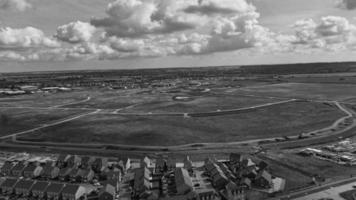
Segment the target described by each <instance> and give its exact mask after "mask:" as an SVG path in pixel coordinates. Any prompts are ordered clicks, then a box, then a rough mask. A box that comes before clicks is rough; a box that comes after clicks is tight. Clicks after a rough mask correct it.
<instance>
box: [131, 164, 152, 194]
mask: <svg viewBox="0 0 356 200" xmlns="http://www.w3.org/2000/svg"><path fill="white" fill-rule="evenodd" d="M150 174H151V171H150V170H149V169H147V167H142V168H139V169H136V171H135V180H134V188H135V190H141V189H142V188H146V189H148V188H149V187H150V183H149V181H148V180H149V178H150Z"/></svg>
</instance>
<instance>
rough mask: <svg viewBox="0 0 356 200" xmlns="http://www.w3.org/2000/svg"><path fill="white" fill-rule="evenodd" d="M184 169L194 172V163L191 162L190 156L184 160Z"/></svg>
mask: <svg viewBox="0 0 356 200" xmlns="http://www.w3.org/2000/svg"><path fill="white" fill-rule="evenodd" d="M183 163H184V168H185V169H187V170H188V171H189V172H191V171H192V170H193V162H192V161H191V160H190V158H189V156H187V157H186V158H185V159H184V162H183Z"/></svg>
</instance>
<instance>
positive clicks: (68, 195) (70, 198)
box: [62, 184, 86, 200]
mask: <svg viewBox="0 0 356 200" xmlns="http://www.w3.org/2000/svg"><path fill="white" fill-rule="evenodd" d="M85 194H86V193H85V188H84V187H82V186H80V185H73V184H68V185H66V186H65V187H64V188H63V190H62V200H78V199H80V198H81V197H83V196H84V195H85Z"/></svg>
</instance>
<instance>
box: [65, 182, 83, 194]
mask: <svg viewBox="0 0 356 200" xmlns="http://www.w3.org/2000/svg"><path fill="white" fill-rule="evenodd" d="M78 189H79V185H74V184H68V185H66V186H65V187H64V188H63V190H62V193H63V194H72V195H75V193H77V191H78Z"/></svg>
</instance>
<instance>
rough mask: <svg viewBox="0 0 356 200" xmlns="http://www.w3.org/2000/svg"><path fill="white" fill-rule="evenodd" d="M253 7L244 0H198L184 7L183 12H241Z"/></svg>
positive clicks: (208, 13)
mask: <svg viewBox="0 0 356 200" xmlns="http://www.w3.org/2000/svg"><path fill="white" fill-rule="evenodd" d="M254 9H255V8H254V6H253V5H251V4H248V3H247V2H246V1H245V0H199V1H197V3H196V4H194V5H190V6H188V7H187V8H185V12H187V13H198V14H204V15H212V14H233V13H237V12H240V13H241V12H248V11H251V10H254Z"/></svg>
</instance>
